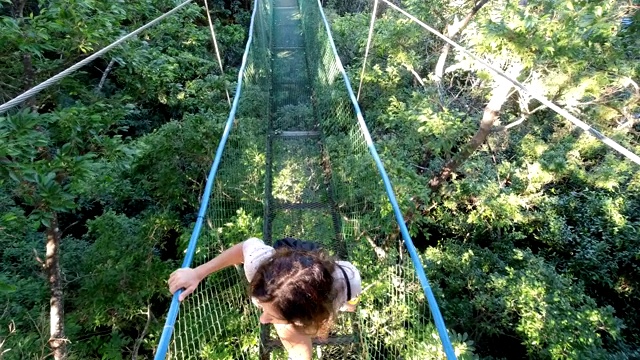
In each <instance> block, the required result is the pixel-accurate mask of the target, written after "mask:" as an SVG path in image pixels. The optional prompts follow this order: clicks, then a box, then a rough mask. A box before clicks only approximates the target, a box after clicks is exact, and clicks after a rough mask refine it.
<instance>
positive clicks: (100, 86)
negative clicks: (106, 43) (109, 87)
mask: <svg viewBox="0 0 640 360" xmlns="http://www.w3.org/2000/svg"><path fill="white" fill-rule="evenodd" d="M115 63H116V58H113V59H111V61H109V65H107V68H106V69H105V70H104V72H103V73H102V78H100V83H99V84H98V87H97V88H96V94H98V93H100V91H102V87H103V86H104V83H105V82H106V81H107V76H109V72H111V69H112V68H113V65H114V64H115Z"/></svg>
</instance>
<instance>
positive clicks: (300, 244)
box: [273, 238, 320, 251]
mask: <svg viewBox="0 0 640 360" xmlns="http://www.w3.org/2000/svg"><path fill="white" fill-rule="evenodd" d="M281 247H287V248H291V249H294V250H303V251H314V250H318V249H320V245H318V244H316V243H314V242H311V241H304V240H300V239H294V238H284V239H280V240H278V241H276V242H275V243H273V248H274V249H277V248H281Z"/></svg>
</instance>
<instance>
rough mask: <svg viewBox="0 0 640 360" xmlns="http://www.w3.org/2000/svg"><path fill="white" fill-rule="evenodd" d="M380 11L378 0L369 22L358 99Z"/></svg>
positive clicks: (358, 98) (375, 2)
mask: <svg viewBox="0 0 640 360" xmlns="http://www.w3.org/2000/svg"><path fill="white" fill-rule="evenodd" d="M377 13H378V0H375V1H374V2H373V12H371V24H369V35H368V37H367V48H366V49H365V51H364V60H363V61H362V71H361V72H360V85H358V95H357V96H356V100H360V90H362V81H363V80H364V70H365V68H366V67H367V58H368V57H369V48H371V43H372V42H373V27H374V25H375V22H376V14H377Z"/></svg>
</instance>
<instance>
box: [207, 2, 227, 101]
mask: <svg viewBox="0 0 640 360" xmlns="http://www.w3.org/2000/svg"><path fill="white" fill-rule="evenodd" d="M204 8H205V10H206V11H207V19H208V20H209V30H211V40H212V41H213V47H214V48H215V50H216V57H217V58H218V65H220V73H221V74H222V78H223V79H224V69H223V68H222V60H221V59H220V50H218V40H216V32H215V30H214V29H213V21H211V13H210V12H209V0H204ZM224 91H225V92H226V93H227V103H229V106H231V97H230V96H229V89H227V86H226V85H225V87H224Z"/></svg>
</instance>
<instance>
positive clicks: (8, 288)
mask: <svg viewBox="0 0 640 360" xmlns="http://www.w3.org/2000/svg"><path fill="white" fill-rule="evenodd" d="M0 1H2V0H0ZM16 289H17V288H16V287H15V286H14V285H9V284H6V283H4V282H2V281H0V292H14V291H16Z"/></svg>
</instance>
